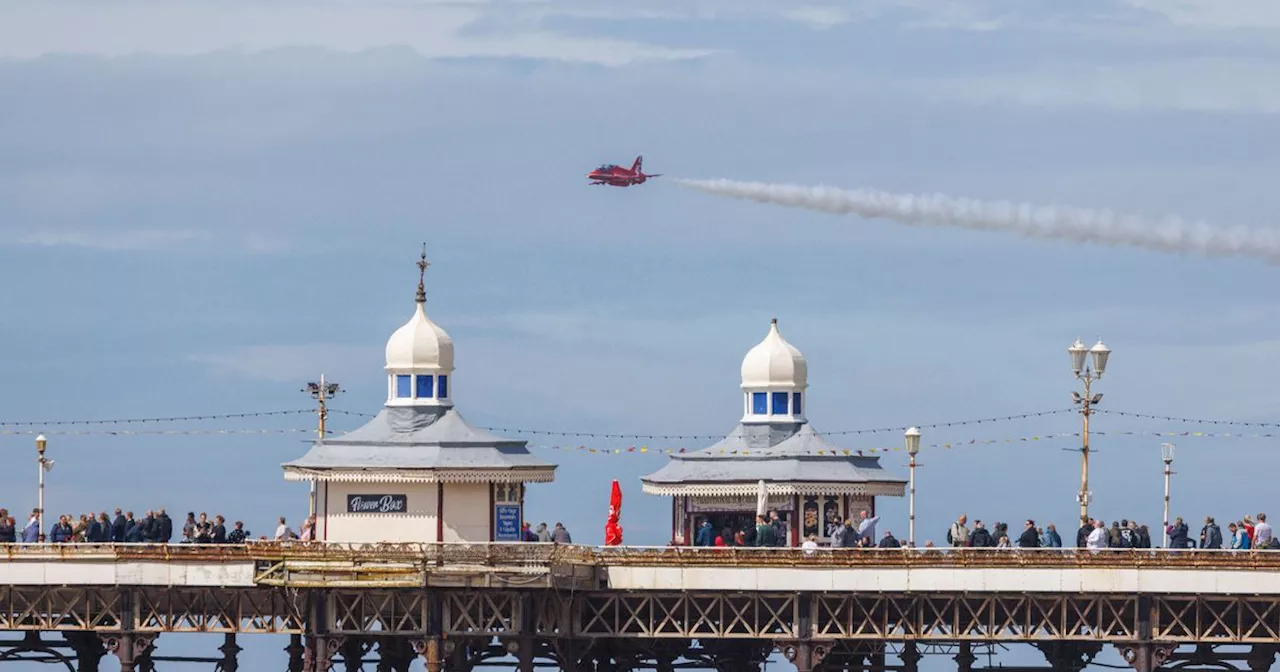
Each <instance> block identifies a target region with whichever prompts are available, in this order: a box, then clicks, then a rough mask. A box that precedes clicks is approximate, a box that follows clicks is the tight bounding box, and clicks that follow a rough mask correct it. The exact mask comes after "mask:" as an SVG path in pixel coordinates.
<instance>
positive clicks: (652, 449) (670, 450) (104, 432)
mask: <svg viewBox="0 0 1280 672" xmlns="http://www.w3.org/2000/svg"><path fill="white" fill-rule="evenodd" d="M315 431H316V430H315V429H303V428H267V429H61V430H60V429H55V430H49V431H44V432H41V431H37V430H34V429H4V430H0V436H33V435H36V434H46V435H49V436H217V435H253V434H260V435H262V434H314V433H315ZM349 433H350V430H336V431H335V430H330V431H328V432H327V434H329V435H331V436H342V435H344V434H349ZM1090 435H1091V436H1150V437H1164V438H1179V437H1180V438H1209V439H1277V438H1280V432H1200V431H1191V430H1179V431H1145V430H1120V431H1107V430H1092V431H1090ZM596 436H600V435H596ZM1081 436H1082V434H1081V432H1078V431H1075V432H1053V433H1047V434H1034V435H1027V436H1018V437H1007V438H985V439H978V438H973V439H968V440H962V441H951V442H947V443H934V444H929V445H921V446H920V448H921V450H926V449H943V450H950V449H953V448H961V447H965V446H979V445H993V444H1001V443H1005V444H1011V443H1030V442H1038V441H1054V440H1059V439H1066V438H1072V437H1074V438H1080V437H1081ZM659 438H662V437H659ZM716 438H724V437H716ZM529 447H530V448H532V449H535V450H538V449H541V450H557V451H573V452H581V453H586V454H592V455H596V454H599V455H622V454H657V455H674V454H684V453H695V452H697V453H703V454H719V455H748V456H750V455H755V456H759V457H768V456H769V455H771V454H774V453H775V452H776V451H775V450H774V449H771V448H761V449H756V450H738V449H734V450H729V449H724V448H721V449H718V450H715V451H708V450H707V449H706V448H704V447H694V448H688V447H661V446H649V445H645V444H641V445H632V446H627V447H618V448H606V447H599V446H587V445H574V444H548V443H531V444H529ZM890 452H906V447H905V446H885V447H871V448H834V449H827V450H815V451H810V452H809V453H806V454H810V455H843V456H856V455H875V454H880V453H890Z"/></svg>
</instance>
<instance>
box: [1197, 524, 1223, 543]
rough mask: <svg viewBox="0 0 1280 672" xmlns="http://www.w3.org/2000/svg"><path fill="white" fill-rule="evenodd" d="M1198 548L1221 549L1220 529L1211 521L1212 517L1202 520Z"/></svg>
mask: <svg viewBox="0 0 1280 672" xmlns="http://www.w3.org/2000/svg"><path fill="white" fill-rule="evenodd" d="M1200 548H1218V549H1220V548H1222V528H1220V527H1218V524H1217V523H1215V522H1214V521H1213V516H1208V517H1206V518H1205V519H1204V527H1203V528H1201V530H1200Z"/></svg>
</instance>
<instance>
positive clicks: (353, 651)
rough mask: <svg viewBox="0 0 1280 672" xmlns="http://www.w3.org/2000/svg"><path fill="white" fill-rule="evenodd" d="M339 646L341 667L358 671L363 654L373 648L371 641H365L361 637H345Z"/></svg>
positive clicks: (348, 670) (353, 671) (349, 671)
mask: <svg viewBox="0 0 1280 672" xmlns="http://www.w3.org/2000/svg"><path fill="white" fill-rule="evenodd" d="M341 648H342V664H343V667H346V668H347V672H360V668H361V664H362V663H363V661H364V654H365V653H366V652H368V651H369V650H370V649H372V648H373V642H365V641H364V639H363V638H361V637H345V638H343V641H342V647H341Z"/></svg>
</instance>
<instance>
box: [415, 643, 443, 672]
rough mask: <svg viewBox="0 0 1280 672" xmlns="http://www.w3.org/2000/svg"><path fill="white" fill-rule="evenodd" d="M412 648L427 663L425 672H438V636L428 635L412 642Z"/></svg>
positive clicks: (439, 666)
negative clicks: (423, 638)
mask: <svg viewBox="0 0 1280 672" xmlns="http://www.w3.org/2000/svg"><path fill="white" fill-rule="evenodd" d="M413 650H414V652H415V653H417V654H418V655H419V656H422V659H423V661H424V662H425V663H426V665H427V672H440V668H441V665H440V638H439V637H428V638H426V639H425V640H419V641H416V642H414V643H413Z"/></svg>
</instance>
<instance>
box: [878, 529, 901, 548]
mask: <svg viewBox="0 0 1280 672" xmlns="http://www.w3.org/2000/svg"><path fill="white" fill-rule="evenodd" d="M879 546H880V548H902V544H900V543H898V540H897V539H896V538H895V537H894V536H893V533H892V532H890V531H888V530H885V531H884V539H881V540H880V544H879Z"/></svg>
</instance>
